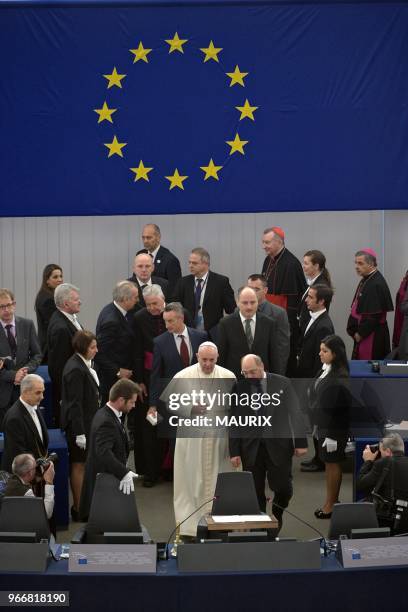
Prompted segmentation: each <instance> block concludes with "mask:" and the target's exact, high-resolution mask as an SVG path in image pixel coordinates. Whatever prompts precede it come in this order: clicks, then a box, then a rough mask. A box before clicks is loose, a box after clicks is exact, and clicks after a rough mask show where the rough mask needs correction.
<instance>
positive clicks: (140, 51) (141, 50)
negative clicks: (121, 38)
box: [129, 41, 151, 64]
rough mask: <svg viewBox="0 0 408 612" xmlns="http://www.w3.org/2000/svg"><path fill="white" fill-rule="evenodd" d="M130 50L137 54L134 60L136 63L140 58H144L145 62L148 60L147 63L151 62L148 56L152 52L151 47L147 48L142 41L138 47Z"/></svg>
mask: <svg viewBox="0 0 408 612" xmlns="http://www.w3.org/2000/svg"><path fill="white" fill-rule="evenodd" d="M129 51H130V52H131V53H133V55H134V56H135V59H134V60H133V63H134V64H136V62H138V61H139V60H143V61H144V62H146V64H148V63H149V60H148V59H147V56H148V55H149V53H150V52H151V49H145V48H144V46H143V43H142V42H141V41H140V43H139V46H138V48H137V49H129Z"/></svg>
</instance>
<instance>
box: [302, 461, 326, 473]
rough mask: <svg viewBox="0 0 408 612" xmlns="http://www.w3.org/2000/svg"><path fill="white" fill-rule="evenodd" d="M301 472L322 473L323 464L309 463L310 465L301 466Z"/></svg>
mask: <svg viewBox="0 0 408 612" xmlns="http://www.w3.org/2000/svg"><path fill="white" fill-rule="evenodd" d="M300 471H301V472H324V463H311V464H310V465H302V466H301V468H300Z"/></svg>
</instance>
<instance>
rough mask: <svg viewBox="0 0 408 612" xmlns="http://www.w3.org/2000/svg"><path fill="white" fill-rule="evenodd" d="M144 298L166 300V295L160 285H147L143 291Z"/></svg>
mask: <svg viewBox="0 0 408 612" xmlns="http://www.w3.org/2000/svg"><path fill="white" fill-rule="evenodd" d="M143 297H144V298H147V297H161V298H163V300H164V293H163V291H162V288H161V287H160V285H147V287H145V288H144V289H143Z"/></svg>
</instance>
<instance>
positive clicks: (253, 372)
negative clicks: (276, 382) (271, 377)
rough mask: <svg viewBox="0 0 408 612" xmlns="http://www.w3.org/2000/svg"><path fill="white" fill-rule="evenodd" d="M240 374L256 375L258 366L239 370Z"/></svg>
mask: <svg viewBox="0 0 408 612" xmlns="http://www.w3.org/2000/svg"><path fill="white" fill-rule="evenodd" d="M241 374H242V376H256V375H257V374H259V368H253V369H252V370H241Z"/></svg>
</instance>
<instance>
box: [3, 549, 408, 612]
mask: <svg viewBox="0 0 408 612" xmlns="http://www.w3.org/2000/svg"><path fill="white" fill-rule="evenodd" d="M67 565H68V564H67V561H65V560H64V561H60V562H59V563H55V562H52V563H51V564H50V566H49V568H48V570H47V572H46V573H45V574H43V575H34V574H24V575H21V574H7V575H2V576H0V589H1V590H17V589H18V590H21V589H22V588H24V590H37V591H39V590H44V589H45V590H53V591H58V590H63V591H69V592H70V609H71V610H78V611H79V610H86V611H87V612H89V611H91V610H92V611H93V610H98V611H101V610H103V612H107V611H110V610H112V611H115V612H118V611H119V610H120V611H121V612H122V611H123V610H126V611H127V610H131V611H132V612H136V611H137V612H164V611H165V612H209V611H211V612H244V611H245V612H271V610H272V611H273V610H275V611H277V612H295V611H300V612H317V611H325V612H327V611H330V612H345V611H347V612H354V611H358V612H361V610H364V609H367V608H368V609H369V610H370V612H371V611H372V612H378V611H380V610H384V609H387V606H389V602H390V597H392V598H393V599H394V601H397V602H398V605H397V607H398V610H405V609H407V605H408V590H407V588H406V583H407V580H408V567H397V568H391V569H386V568H379V569H367V570H361V569H355V570H345V569H343V568H342V567H341V566H340V565H339V563H338V562H337V561H336V559H335V558H334V557H333V556H331V557H329V558H328V559H323V563H322V569H320V570H315V571H308V570H304V571H275V572H265V573H262V574H259V573H255V572H245V573H244V572H237V573H227V572H224V573H218V574H213V573H207V574H179V573H178V571H177V567H176V563H175V561H173V560H171V561H168V562H164V561H163V562H160V563H159V564H158V568H157V574H155V575H151V574H149V575H146V574H140V575H129V574H125V575H123V574H122V575H118V574H98V575H95V574H82V575H79V574H70V573H68V571H67Z"/></svg>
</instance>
